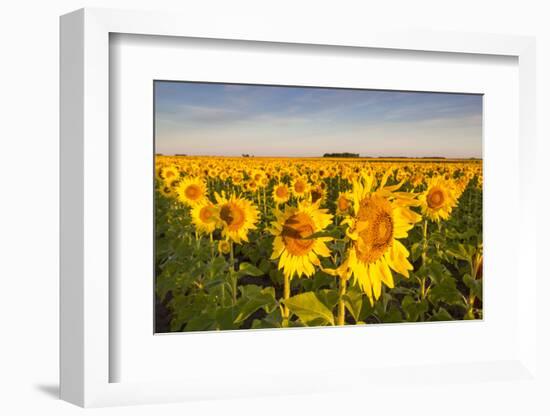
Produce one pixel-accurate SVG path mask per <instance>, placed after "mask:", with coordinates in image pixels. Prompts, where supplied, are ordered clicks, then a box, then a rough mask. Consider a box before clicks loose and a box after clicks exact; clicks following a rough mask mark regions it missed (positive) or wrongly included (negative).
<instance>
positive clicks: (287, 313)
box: [283, 273, 290, 323]
mask: <svg viewBox="0 0 550 416" xmlns="http://www.w3.org/2000/svg"><path fill="white" fill-rule="evenodd" d="M289 298H290V277H289V276H288V275H287V274H286V273H284V283H283V299H284V300H288V299H289ZM289 317H290V311H289V310H288V307H287V306H286V303H284V304H283V322H287V323H288V318H289Z"/></svg>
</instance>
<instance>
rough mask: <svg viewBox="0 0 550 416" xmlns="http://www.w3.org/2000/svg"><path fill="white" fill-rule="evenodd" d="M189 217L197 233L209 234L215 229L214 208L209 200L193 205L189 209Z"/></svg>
mask: <svg viewBox="0 0 550 416" xmlns="http://www.w3.org/2000/svg"><path fill="white" fill-rule="evenodd" d="M191 218H192V221H193V224H194V225H195V227H196V228H197V231H198V232H199V233H204V234H211V233H213V232H214V230H215V229H216V222H217V219H216V210H215V207H214V205H212V203H210V202H206V203H203V204H197V205H195V206H194V207H193V208H192V209H191Z"/></svg>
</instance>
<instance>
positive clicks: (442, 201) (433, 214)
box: [419, 176, 457, 221]
mask: <svg viewBox="0 0 550 416" xmlns="http://www.w3.org/2000/svg"><path fill="white" fill-rule="evenodd" d="M451 181H452V180H449V179H444V178H442V177H439V176H437V177H434V178H431V179H429V180H428V187H427V189H426V191H425V192H423V193H422V194H421V195H420V196H419V200H420V201H421V203H422V205H421V206H422V214H424V215H425V216H426V217H428V218H429V219H430V220H432V221H440V220H442V219H443V220H447V219H449V216H450V215H451V212H452V210H453V208H454V207H455V206H456V205H457V197H456V195H455V193H456V190H455V185H454V184H453V183H452V182H451Z"/></svg>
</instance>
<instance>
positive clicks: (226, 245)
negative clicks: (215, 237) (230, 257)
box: [218, 240, 231, 254]
mask: <svg viewBox="0 0 550 416" xmlns="http://www.w3.org/2000/svg"><path fill="white" fill-rule="evenodd" d="M218 251H219V252H220V253H222V254H229V252H230V251H231V243H230V242H229V241H227V240H220V242H219V243H218Z"/></svg>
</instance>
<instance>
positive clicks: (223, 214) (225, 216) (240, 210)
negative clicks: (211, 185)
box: [216, 193, 260, 244]
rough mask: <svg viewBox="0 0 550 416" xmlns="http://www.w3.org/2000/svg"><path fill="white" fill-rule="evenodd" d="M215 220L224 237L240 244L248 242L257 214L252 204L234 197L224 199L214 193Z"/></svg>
mask: <svg viewBox="0 0 550 416" xmlns="http://www.w3.org/2000/svg"><path fill="white" fill-rule="evenodd" d="M216 202H217V207H216V208H217V209H216V210H217V218H218V219H219V221H220V223H221V226H222V234H223V235H224V237H226V238H228V239H230V240H232V241H234V242H235V243H237V244H240V243H241V242H242V241H245V242H248V232H249V231H250V230H253V229H255V228H256V223H257V222H258V217H259V215H260V214H259V212H258V209H257V208H256V206H255V205H254V204H252V203H251V202H250V201H248V200H247V199H244V198H238V197H236V196H235V195H233V196H231V197H229V198H226V197H225V195H220V194H217V193H216Z"/></svg>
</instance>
